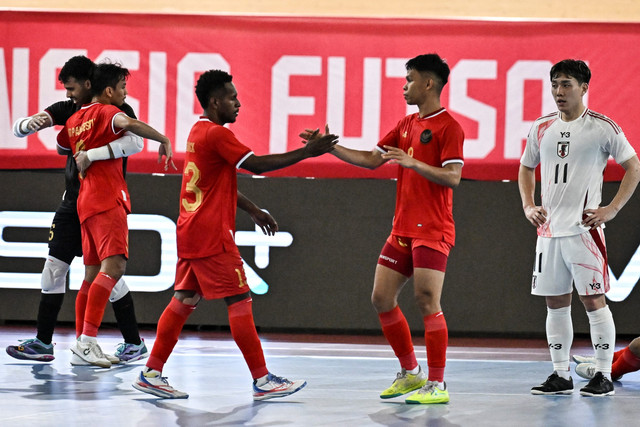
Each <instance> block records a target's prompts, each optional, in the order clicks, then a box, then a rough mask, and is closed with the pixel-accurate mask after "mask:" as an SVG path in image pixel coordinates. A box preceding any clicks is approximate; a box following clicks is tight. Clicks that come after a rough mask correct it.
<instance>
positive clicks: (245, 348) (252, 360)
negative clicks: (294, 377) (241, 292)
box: [227, 298, 269, 380]
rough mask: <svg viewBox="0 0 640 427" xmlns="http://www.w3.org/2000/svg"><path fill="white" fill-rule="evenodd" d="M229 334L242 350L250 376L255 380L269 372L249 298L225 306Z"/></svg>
mask: <svg viewBox="0 0 640 427" xmlns="http://www.w3.org/2000/svg"><path fill="white" fill-rule="evenodd" d="M227 311H228V314H229V327H230V328H231V336H232V337H233V340H234V341H235V342H236V344H237V345H238V348H239V349H240V351H241V352H242V356H243V357H244V360H245V362H246V363H247V366H248V367H249V371H251V377H252V378H253V379H254V380H255V379H258V378H261V377H264V376H265V375H267V374H268V373H269V371H268V370H267V363H266V362H265V360H264V352H263V351H262V344H261V343H260V338H259V337H258V332H257V331H256V325H255V323H254V321H253V302H252V299H251V298H247V299H244V300H242V301H239V302H236V303H233V304H231V305H229V306H228V307H227Z"/></svg>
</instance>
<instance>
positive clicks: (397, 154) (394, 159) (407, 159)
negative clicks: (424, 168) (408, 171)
mask: <svg viewBox="0 0 640 427" xmlns="http://www.w3.org/2000/svg"><path fill="white" fill-rule="evenodd" d="M384 149H385V150H387V152H386V153H382V158H383V159H385V160H391V163H395V164H397V165H400V166H402V167H404V168H413V167H414V166H415V165H416V162H417V160H416V159H414V158H413V157H411V156H410V155H408V154H407V153H406V152H405V151H404V150H403V149H401V148H398V147H392V146H390V145H385V146H384Z"/></svg>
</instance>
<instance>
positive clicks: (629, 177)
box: [582, 156, 640, 228]
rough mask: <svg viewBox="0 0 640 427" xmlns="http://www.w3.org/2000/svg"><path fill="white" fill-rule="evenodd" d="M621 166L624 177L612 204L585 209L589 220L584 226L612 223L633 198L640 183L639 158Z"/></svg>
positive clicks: (636, 157) (585, 221) (633, 158)
mask: <svg viewBox="0 0 640 427" xmlns="http://www.w3.org/2000/svg"><path fill="white" fill-rule="evenodd" d="M620 166H622V167H623V168H624V177H623V178H622V181H620V186H619V187H618V191H617V192H616V195H615V196H614V197H613V199H612V200H611V203H609V204H608V205H607V206H600V207H598V208H597V209H585V211H584V213H585V215H587V218H585V220H584V221H583V222H582V224H583V225H585V226H587V227H591V228H596V227H599V226H600V225H601V224H603V223H605V222H608V221H611V220H612V219H613V218H615V216H616V215H617V214H618V212H619V211H620V209H622V208H623V207H624V205H626V204H627V202H628V201H629V199H630V198H631V196H633V193H634V192H635V191H636V187H637V186H638V182H639V181H640V160H638V156H633V157H632V158H630V159H629V160H627V161H626V162H623V163H622V164H620Z"/></svg>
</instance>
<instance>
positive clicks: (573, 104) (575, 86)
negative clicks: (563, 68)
mask: <svg viewBox="0 0 640 427" xmlns="http://www.w3.org/2000/svg"><path fill="white" fill-rule="evenodd" d="M588 88H589V85H588V84H587V83H582V84H580V83H578V80H576V79H575V77H570V76H567V75H565V74H558V75H557V76H555V77H554V78H553V79H551V94H552V95H553V99H554V100H555V101H556V105H557V106H558V111H560V112H561V113H562V114H563V115H564V116H565V117H568V118H570V119H573V118H576V117H577V116H578V115H579V114H581V113H582V111H583V109H584V104H583V103H582V97H583V96H584V94H585V93H587V89H588Z"/></svg>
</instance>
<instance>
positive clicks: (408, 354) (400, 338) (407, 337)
mask: <svg viewBox="0 0 640 427" xmlns="http://www.w3.org/2000/svg"><path fill="white" fill-rule="evenodd" d="M378 318H379V319H380V325H381V326H382V333H383V334H384V336H385V338H386V339H387V341H388V342H389V345H391V348H392V349H393V352H394V353H395V355H396V357H397V358H398V360H399V361H400V366H401V367H403V368H404V369H406V370H407V371H411V370H412V369H415V368H417V367H418V360H417V359H416V354H415V351H414V349H413V341H412V339H411V330H410V329H409V323H407V319H406V318H405V317H404V314H402V310H400V307H399V306H397V305H396V306H395V308H394V309H393V310H390V311H387V312H384V313H379V314H378Z"/></svg>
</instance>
